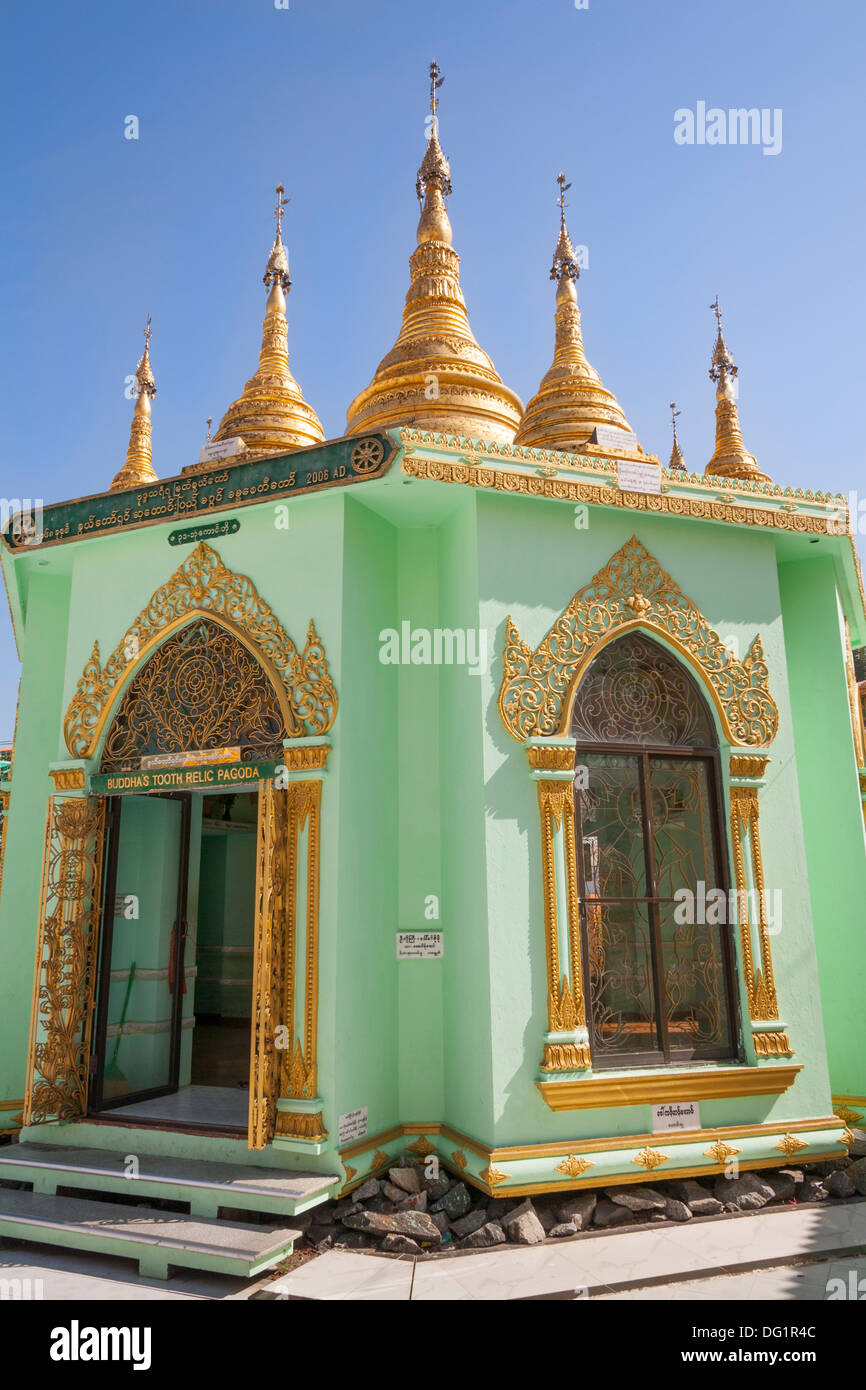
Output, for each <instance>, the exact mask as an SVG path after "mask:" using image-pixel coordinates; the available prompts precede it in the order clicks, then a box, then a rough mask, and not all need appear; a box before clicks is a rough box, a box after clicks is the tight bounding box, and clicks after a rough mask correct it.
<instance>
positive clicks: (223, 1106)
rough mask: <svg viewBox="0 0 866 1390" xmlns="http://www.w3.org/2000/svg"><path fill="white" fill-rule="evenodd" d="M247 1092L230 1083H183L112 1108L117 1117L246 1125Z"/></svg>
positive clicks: (248, 1101) (248, 1099) (241, 1126)
mask: <svg viewBox="0 0 866 1390" xmlns="http://www.w3.org/2000/svg"><path fill="white" fill-rule="evenodd" d="M249 1104H250V1097H249V1092H248V1091H246V1090H242V1089H241V1087H239V1086H238V1087H231V1086H184V1087H182V1089H181V1090H179V1091H175V1093H174V1095H171V1096H157V1097H156V1098H155V1099H154V1100H142V1101H138V1102H137V1103H136V1104H134V1105H121V1106H119V1107H118V1108H117V1109H116V1110H112V1112H111V1113H112V1117H114V1116H115V1115H116V1116H117V1117H118V1119H122V1118H124V1117H125V1116H127V1115H128V1116H129V1117H130V1119H133V1118H135V1119H148V1120H171V1121H174V1122H175V1123H177V1124H182V1123H183V1122H184V1121H187V1122H189V1123H190V1124H205V1125H208V1124H209V1125H221V1126H222V1125H225V1126H228V1125H231V1126H234V1127H235V1128H237V1129H246V1127H247V1123H248V1119H249Z"/></svg>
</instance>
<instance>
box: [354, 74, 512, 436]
mask: <svg viewBox="0 0 866 1390" xmlns="http://www.w3.org/2000/svg"><path fill="white" fill-rule="evenodd" d="M444 80H445V79H444V78H443V77H442V76H441V75H440V71H439V66H438V64H436V63H431V64H430V115H429V117H428V124H429V128H430V134H429V139H428V143H427V150H426V153H425V155H424V158H423V160H422V162H421V167H420V169H419V170H418V178H417V182H416V186H415V191H416V193H417V195H418V201H419V202H420V203H421V204H422V208H421V217H420V220H419V222H418V233H417V242H418V244H417V246H416V248H415V251H414V252H413V253H412V256H411V258H410V260H409V267H410V272H411V282H410V285H409V291H408V293H407V295H406V304H405V307H404V309H403V323H402V327H401V329H400V335H399V337H398V339H397V341H396V343H395V344H394V347H393V348H392V349H391V351H390V352H389V353H388V355H387V357H384V358H383V359H382V361H381V362H380V363H379V366H378V367H377V369H376V374H375V376H374V377H373V380H372V382H371V383H370V385H369V386H368V387H367V389H366V390H365V391H362V392H361V394H360V395H359V396H356V397H355V399H354V400H353V401H352V404H351V405H350V406H349V409H348V412H347V417H346V418H347V431H348V433H349V434H362V433H363V432H364V431H366V430H374V429H382V428H386V427H388V426H393V425H415V426H418V427H420V428H421V429H430V430H436V431H439V432H442V433H446V434H454V435H459V436H462V437H466V436H468V437H469V438H480V439H490V440H496V441H499V442H503V443H509V444H510V443H511V441H512V440H513V439H514V431H515V429H516V428H517V424H518V421H519V419H520V412H521V409H522V404H521V401H520V398H519V397H518V396H517V395H515V393H514V392H513V391H511V390H509V388H508V387H507V386H505V385H504V384H503V382H502V379H501V378H500V376H499V375H498V373H497V371H496V368H495V367H494V365H493V363H492V362H491V360H490V358H489V357H488V356H487V353H486V352H484V351H483V349H482V348H481V347H479V345H478V343H477V342H476V341H475V338H474V336H473V333H472V329H471V328H470V326H469V318H468V315H467V313H466V302H465V300H464V298H463V292H462V290H461V288H460V257H459V256H458V255H457V252H456V251H455V250H454V249H453V247H452V245H451V223H450V222H449V220H448V213H447V211H446V199H447V198H448V195H449V194H450V192H451V170H450V168H449V165H448V160H447V159H446V158H445V155H444V154H443V153H442V147H441V145H440V144H439V121H438V117H437V114H436V112H437V107H438V105H439V103H438V98H437V92H438V89H439V88H440V87H441V86H442V83H443V81H444Z"/></svg>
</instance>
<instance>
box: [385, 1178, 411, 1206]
mask: <svg viewBox="0 0 866 1390" xmlns="http://www.w3.org/2000/svg"><path fill="white" fill-rule="evenodd" d="M408 1195H409V1194H408V1192H406V1191H405V1190H404V1188H402V1187H395V1186H394V1184H393V1183H392V1182H386V1183H383V1184H382V1196H383V1197H387V1198H388V1201H389V1202H393V1204H394V1206H397V1205H398V1203H400V1202H405V1200H406V1198H407V1197H408Z"/></svg>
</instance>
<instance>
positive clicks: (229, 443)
mask: <svg viewBox="0 0 866 1390" xmlns="http://www.w3.org/2000/svg"><path fill="white" fill-rule="evenodd" d="M246 448H247V446H246V444H245V443H244V441H243V440H242V439H240V438H238V437H237V436H235V437H234V438H233V439H221V440H220V441H219V443H214V444H205V445H204V446H203V447H202V451H201V453H200V454H199V456H198V461H199V463H213V461H214V459H230V458H234V457H235V455H236V454H244V453H246Z"/></svg>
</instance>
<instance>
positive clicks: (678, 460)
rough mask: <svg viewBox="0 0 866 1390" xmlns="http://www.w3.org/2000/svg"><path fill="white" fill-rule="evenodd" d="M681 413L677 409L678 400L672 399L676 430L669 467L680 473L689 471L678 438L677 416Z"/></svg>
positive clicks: (673, 423)
mask: <svg viewBox="0 0 866 1390" xmlns="http://www.w3.org/2000/svg"><path fill="white" fill-rule="evenodd" d="M679 413H680V412H679V411H678V410H677V403H676V401H671V425H672V426H673V431H674V442H673V447H672V449H671V457H670V462H669V463H668V468H672V469H674V470H675V471H676V472H679V473H687V472H688V469H687V468H686V461H685V459H684V458H683V451H682V449H681V448H680V441H679V440H678V439H677V416H678V415H679Z"/></svg>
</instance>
